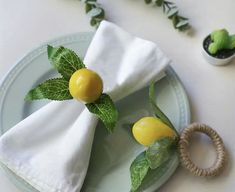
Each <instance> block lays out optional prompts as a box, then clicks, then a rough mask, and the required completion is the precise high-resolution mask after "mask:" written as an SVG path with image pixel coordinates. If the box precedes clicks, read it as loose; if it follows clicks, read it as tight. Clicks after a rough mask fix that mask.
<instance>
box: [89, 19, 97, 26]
mask: <svg viewBox="0 0 235 192" xmlns="http://www.w3.org/2000/svg"><path fill="white" fill-rule="evenodd" d="M90 24H91V26H95V25H96V24H97V22H96V19H95V18H94V17H93V18H91V20H90Z"/></svg>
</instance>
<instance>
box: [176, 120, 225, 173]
mask: <svg viewBox="0 0 235 192" xmlns="http://www.w3.org/2000/svg"><path fill="white" fill-rule="evenodd" d="M195 132H201V133H204V134H206V135H208V136H209V137H210V138H211V140H212V141H213V144H214V146H215V149H216V153H217V159H216V161H215V162H214V164H213V165H212V166H211V167H209V168H205V169H203V168H200V167H198V166H197V165H196V164H194V163H193V162H192V160H191V159H190V156H189V152H188V147H189V144H190V138H191V136H192V134H193V133H195ZM179 154H180V160H181V163H182V165H183V166H184V167H185V168H186V169H188V170H189V171H190V172H191V173H193V174H194V175H196V176H202V177H207V176H215V175H218V174H219V173H220V172H221V171H222V169H223V168H224V166H225V164H226V160H227V154H226V150H225V147H224V143H223V141H222V139H221V137H220V136H219V135H218V133H217V132H216V131H215V130H213V129H212V128H211V127H209V126H207V125H204V124H199V123H193V124H191V125H189V126H188V127H187V128H186V129H185V130H184V131H183V132H182V134H181V136H180V141H179Z"/></svg>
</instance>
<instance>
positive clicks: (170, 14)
mask: <svg viewBox="0 0 235 192" xmlns="http://www.w3.org/2000/svg"><path fill="white" fill-rule="evenodd" d="M177 13H178V10H177V9H176V8H174V9H171V10H169V11H168V13H167V17H168V18H172V17H173V16H174V15H176V14H177Z"/></svg>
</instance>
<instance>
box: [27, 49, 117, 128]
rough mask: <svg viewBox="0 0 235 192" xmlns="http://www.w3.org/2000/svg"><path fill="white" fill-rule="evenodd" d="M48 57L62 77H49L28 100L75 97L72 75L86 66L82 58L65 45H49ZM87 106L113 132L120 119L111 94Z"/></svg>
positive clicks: (35, 89) (30, 92)
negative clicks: (71, 89) (70, 88)
mask: <svg viewBox="0 0 235 192" xmlns="http://www.w3.org/2000/svg"><path fill="white" fill-rule="evenodd" d="M47 54H48V59H49V61H50V62H51V64H52V66H53V67H54V68H55V69H56V70H57V71H58V72H59V73H60V75H61V77H59V78H53V79H48V80H46V81H44V82H42V83H41V84H39V85H37V86H36V87H35V88H33V89H32V90H30V91H29V92H28V94H27V95H26V97H25V100H26V101H32V100H39V99H50V100H57V101H63V100H70V99H73V97H72V95H71V93H70V90H69V81H70V78H71V76H72V75H73V74H74V73H75V72H76V71H77V70H80V69H83V68H86V66H85V64H84V63H83V61H82V59H81V58H80V57H79V56H78V55H77V54H76V53H75V52H74V51H72V50H70V49H67V48H65V47H62V46H60V47H52V46H50V45H48V47H47ZM85 106H86V108H87V109H88V110H89V111H90V112H91V113H93V114H95V115H97V116H98V117H99V119H100V120H101V121H102V122H103V123H104V125H105V127H106V128H107V130H108V131H109V132H113V130H114V127H115V125H116V123H117V120H118V111H117V109H116V107H115V105H114V102H113V101H112V99H111V98H110V96H109V95H107V94H105V93H103V94H102V95H101V96H100V97H99V98H98V99H97V100H96V101H94V102H92V103H87V104H85Z"/></svg>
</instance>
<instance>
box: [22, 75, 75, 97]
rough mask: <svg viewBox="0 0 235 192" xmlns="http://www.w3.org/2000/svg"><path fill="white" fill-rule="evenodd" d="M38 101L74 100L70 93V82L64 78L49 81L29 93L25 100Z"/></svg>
mask: <svg viewBox="0 0 235 192" xmlns="http://www.w3.org/2000/svg"><path fill="white" fill-rule="evenodd" d="M38 99H50V100H58V101H62V100H68V99H72V96H71V95H70V92H69V82H68V81H67V80H65V79H64V78H56V79H49V80H47V81H45V82H43V83H42V84H40V85H38V86H37V87H36V88H34V89H32V90H31V91H29V92H28V94H27V95H26V97H25V100H27V101H32V100H38Z"/></svg>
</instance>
